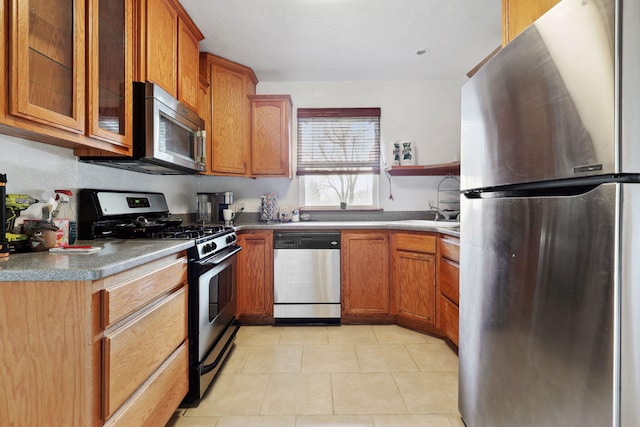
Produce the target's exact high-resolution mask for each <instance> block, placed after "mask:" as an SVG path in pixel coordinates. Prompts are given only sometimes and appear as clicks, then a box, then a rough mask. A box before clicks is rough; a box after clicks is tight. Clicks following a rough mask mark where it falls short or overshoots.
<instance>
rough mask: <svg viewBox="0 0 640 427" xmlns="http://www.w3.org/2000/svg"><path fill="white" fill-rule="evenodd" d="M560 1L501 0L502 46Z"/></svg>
mask: <svg viewBox="0 0 640 427" xmlns="http://www.w3.org/2000/svg"><path fill="white" fill-rule="evenodd" d="M559 1H560V0H502V46H503V47H504V46H506V45H507V43H509V42H510V41H511V40H513V39H514V38H515V37H516V36H517V35H518V34H520V33H521V32H523V31H524V30H525V29H526V28H527V27H528V26H529V25H531V24H533V22H534V21H535V20H536V19H538V18H539V17H541V16H542V15H544V13H545V12H546V11H548V10H549V9H551V8H552V7H553V6H554V5H555V4H556V3H558V2H559Z"/></svg>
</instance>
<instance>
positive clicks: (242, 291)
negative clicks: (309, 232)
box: [236, 230, 274, 325]
mask: <svg viewBox="0 0 640 427" xmlns="http://www.w3.org/2000/svg"><path fill="white" fill-rule="evenodd" d="M237 243H238V245H240V246H241V247H242V250H241V251H240V252H239V253H238V260H237V262H238V275H237V289H238V305H237V310H236V318H237V319H238V321H239V322H240V323H244V324H247V323H249V324H253V325H259V324H272V323H274V320H273V231H271V230H266V231H241V232H239V233H238V242H237Z"/></svg>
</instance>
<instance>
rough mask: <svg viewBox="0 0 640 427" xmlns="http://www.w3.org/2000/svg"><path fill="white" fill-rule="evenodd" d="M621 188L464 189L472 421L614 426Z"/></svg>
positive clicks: (463, 303) (464, 343)
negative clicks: (490, 194)
mask: <svg viewBox="0 0 640 427" xmlns="http://www.w3.org/2000/svg"><path fill="white" fill-rule="evenodd" d="M617 188H618V187H617V185H616V184H605V185H601V186H599V187H597V188H596V189H593V190H591V191H589V192H587V193H585V194H581V195H575V196H566V197H557V196H549V197H535V198H493V199H490V198H487V199H467V198H463V201H462V209H463V212H462V221H461V230H460V235H461V255H460V267H461V271H460V347H459V356H460V387H459V405H460V413H461V415H462V418H463V420H464V421H465V423H466V425H467V426H468V427H484V426H486V427H495V426H523V427H527V426H531V427H533V426H535V427H545V426H548V427H557V426H612V425H613V420H614V415H615V412H617V409H614V408H615V405H614V401H615V399H616V396H615V395H614V393H615V391H614V390H615V389H616V388H617V387H614V385H615V384H616V382H617V379H616V366H617V362H615V357H616V356H615V354H616V353H617V351H614V343H615V340H614V336H615V331H614V329H615V323H616V322H614V313H615V310H614V306H615V292H614V283H615V282H614V279H615V276H616V274H614V272H615V256H616V255H615V252H616V251H615V247H616V239H615V228H616V227H615V224H616V221H615V218H616V190H617Z"/></svg>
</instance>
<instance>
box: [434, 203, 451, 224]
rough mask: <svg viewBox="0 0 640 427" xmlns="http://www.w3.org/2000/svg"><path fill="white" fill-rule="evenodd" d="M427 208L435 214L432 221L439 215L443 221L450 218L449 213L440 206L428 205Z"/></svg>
mask: <svg viewBox="0 0 640 427" xmlns="http://www.w3.org/2000/svg"><path fill="white" fill-rule="evenodd" d="M429 209H430V210H431V212H433V213H434V214H435V218H434V221H437V220H438V217H439V216H442V219H444V220H445V221H448V220H450V219H451V218H450V217H449V214H448V213H447V212H445V211H443V210H442V209H440V208H437V207H435V206H430V207H429Z"/></svg>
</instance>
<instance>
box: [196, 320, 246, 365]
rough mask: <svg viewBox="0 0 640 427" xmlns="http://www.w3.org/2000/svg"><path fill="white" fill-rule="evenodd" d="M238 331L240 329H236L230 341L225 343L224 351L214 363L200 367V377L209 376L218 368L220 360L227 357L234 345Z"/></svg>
mask: <svg viewBox="0 0 640 427" xmlns="http://www.w3.org/2000/svg"><path fill="white" fill-rule="evenodd" d="M229 327H230V328H232V327H233V325H229ZM238 329H240V328H239V327H236V328H235V330H234V331H233V333H232V335H231V336H230V337H229V339H228V340H227V342H226V343H225V345H224V347H222V351H220V352H219V353H218V356H217V357H216V358H215V360H214V361H213V362H211V363H209V364H208V365H202V366H200V375H204V374H207V373H209V372H211V371H212V370H214V369H216V368H217V367H218V364H219V363H220V360H221V359H223V358H224V357H226V355H227V352H228V349H229V347H230V346H232V345H233V341H234V339H235V336H236V334H237V333H238ZM205 363H206V361H205Z"/></svg>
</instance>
